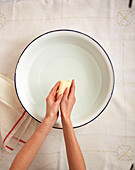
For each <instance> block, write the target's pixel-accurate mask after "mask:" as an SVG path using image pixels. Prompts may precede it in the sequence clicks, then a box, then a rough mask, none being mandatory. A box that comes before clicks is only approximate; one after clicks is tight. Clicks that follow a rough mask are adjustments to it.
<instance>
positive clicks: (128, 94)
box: [0, 0, 135, 170]
mask: <svg viewBox="0 0 135 170" xmlns="http://www.w3.org/2000/svg"><path fill="white" fill-rule="evenodd" d="M128 3H129V1H128V0H119V1H117V0H112V1H111V0H102V1H100V0H94V1H92V0H83V1H82V0H38V1H35V0H28V1H24V0H18V1H13V0H10V1H0V73H1V74H4V75H5V76H7V77H9V78H11V79H13V78H14V70H15V66H16V62H17V60H18V58H19V55H20V54H21V52H22V51H23V49H24V48H25V47H26V45H27V44H28V43H29V42H30V41H31V40H32V39H34V38H35V37H37V36H38V35H40V34H42V33H44V32H46V31H50V30H54V29H60V28H68V29H75V30H78V31H81V32H84V33H86V34H88V35H90V36H91V37H93V38H94V39H96V40H97V41H98V42H99V43H100V44H101V45H102V46H103V47H104V48H105V50H106V51H107V53H108V54H109V56H110V58H111V61H112V63H113V66H114V71H115V77H116V82H115V89H114V94H113V97H112V100H111V102H110V104H109V105H108V107H107V108H106V110H105V111H104V112H103V113H102V114H101V115H100V116H99V117H98V118H97V119H96V120H94V121H93V122H92V123H90V124H88V125H86V126H84V127H81V128H78V129H75V133H76V136H77V139H78V142H79V144H80V147H81V149H82V152H83V155H84V159H85V162H86V166H87V169H92V170H99V169H103V170H118V169H119V170H120V169H121V170H128V169H130V167H131V164H132V163H135V2H134V1H133V4H132V7H131V8H129V7H128ZM20 148H21V146H17V148H16V149H15V151H13V153H12V154H9V153H7V152H5V151H4V150H3V148H2V147H1V150H0V169H8V168H9V167H10V165H11V163H12V161H13V159H14V157H15V155H16V154H17V152H18V151H19V150H20ZM30 169H32V170H36V169H47V170H52V169H60V170H66V169H68V164H67V158H66V152H65V145H64V139H63V134H62V130H56V129H52V130H51V132H50V134H49V135H48V137H47V139H46V140H45V142H44V143H43V145H42V147H41V149H40V151H39V153H38V155H37V157H36V158H35V160H34V162H33V163H32V165H31V167H30Z"/></svg>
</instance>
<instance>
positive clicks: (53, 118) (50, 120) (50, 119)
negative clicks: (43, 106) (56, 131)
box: [43, 113, 55, 123]
mask: <svg viewBox="0 0 135 170" xmlns="http://www.w3.org/2000/svg"><path fill="white" fill-rule="evenodd" d="M43 121H47V122H50V123H54V121H55V116H54V114H49V115H48V114H47V113H46V115H45V118H44V120H43Z"/></svg>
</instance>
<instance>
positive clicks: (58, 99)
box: [56, 94, 63, 104]
mask: <svg viewBox="0 0 135 170" xmlns="http://www.w3.org/2000/svg"><path fill="white" fill-rule="evenodd" d="M62 97H63V94H60V95H59V97H58V98H57V101H56V103H57V104H60V102H61V100H62Z"/></svg>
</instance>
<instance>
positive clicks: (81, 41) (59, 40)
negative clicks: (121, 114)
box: [15, 31, 113, 128]
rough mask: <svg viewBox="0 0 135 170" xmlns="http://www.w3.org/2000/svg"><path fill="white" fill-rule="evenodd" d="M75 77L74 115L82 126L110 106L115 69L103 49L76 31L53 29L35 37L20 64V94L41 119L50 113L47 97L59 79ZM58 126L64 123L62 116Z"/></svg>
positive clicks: (29, 110)
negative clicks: (47, 108)
mask: <svg viewBox="0 0 135 170" xmlns="http://www.w3.org/2000/svg"><path fill="white" fill-rule="evenodd" d="M61 79H63V80H72V79H75V83H76V92H75V94H76V103H75V106H74V108H73V111H72V114H71V119H72V123H73V126H74V127H76V126H80V125H82V124H85V123H87V122H89V121H91V120H92V119H94V118H95V117H96V116H97V115H98V114H99V113H100V112H101V111H102V110H103V109H104V107H105V106H106V104H107V102H108V100H109V98H110V96H111V93H112V88H113V71H112V67H111V64H110V61H109V59H108V57H107V56H106V54H105V52H104V51H103V49H102V48H101V47H100V46H99V45H98V44H97V43H96V42H95V41H94V40H93V39H91V38H89V37H87V36H85V35H82V34H79V33H76V32H66V31H65V32H64V31H58V32H52V33H50V34H45V35H43V36H41V37H39V38H37V39H36V40H35V41H33V42H32V43H31V44H30V45H29V46H28V47H27V48H26V50H25V51H24V52H23V54H22V55H21V57H20V59H19V62H18V65H17V68H16V79H15V83H16V90H17V94H18V97H19V99H20V101H21V103H22V105H23V106H24V107H25V109H26V110H27V112H29V113H30V114H31V115H32V116H33V117H34V118H36V119H37V120H38V121H42V120H43V118H44V116H45V113H46V101H45V99H46V97H47V95H48V94H49V91H50V90H51V88H52V87H53V86H54V84H55V83H56V82H57V81H59V80H61ZM55 127H58V128H59V127H62V126H61V120H60V116H59V119H58V121H57V122H56V124H55Z"/></svg>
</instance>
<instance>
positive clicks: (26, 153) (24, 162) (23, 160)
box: [10, 117, 53, 170]
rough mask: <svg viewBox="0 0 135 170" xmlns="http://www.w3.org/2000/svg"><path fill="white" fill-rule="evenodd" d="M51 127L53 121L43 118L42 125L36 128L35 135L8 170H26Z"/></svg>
mask: <svg viewBox="0 0 135 170" xmlns="http://www.w3.org/2000/svg"><path fill="white" fill-rule="evenodd" d="M52 126H53V121H52V119H51V118H50V117H48V118H45V119H44V120H43V121H42V123H41V124H40V125H39V126H38V128H37V130H36V131H35V133H34V134H33V135H32V136H31V138H30V139H29V140H28V142H27V143H26V144H25V145H24V146H23V147H22V149H21V150H20V151H19V153H18V154H17V156H16V158H15V159H14V161H13V163H12V165H11V168H10V170H15V169H19V170H21V169H23V170H25V169H28V168H29V167H30V165H31V163H32V161H33V160H34V158H35V157H36V155H37V153H38V151H39V149H40V147H41V145H42V143H43V142H44V140H45V138H46V137H47V135H48V133H49V132H50V130H51V128H52Z"/></svg>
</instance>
